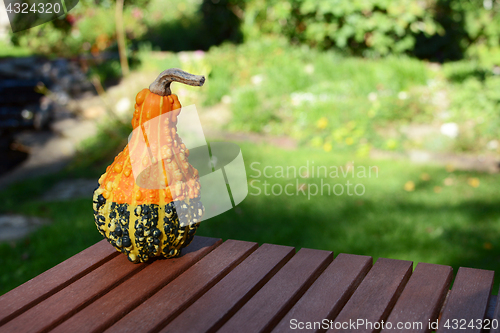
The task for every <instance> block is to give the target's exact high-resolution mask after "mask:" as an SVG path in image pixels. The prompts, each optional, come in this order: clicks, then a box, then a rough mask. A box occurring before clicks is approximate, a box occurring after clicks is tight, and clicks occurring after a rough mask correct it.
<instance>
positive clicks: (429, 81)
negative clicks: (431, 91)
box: [427, 79, 437, 88]
mask: <svg viewBox="0 0 500 333" xmlns="http://www.w3.org/2000/svg"><path fill="white" fill-rule="evenodd" d="M427 86H428V87H429V88H434V87H435V86H437V82H436V80H433V79H429V80H427Z"/></svg>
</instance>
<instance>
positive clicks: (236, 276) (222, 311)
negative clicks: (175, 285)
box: [161, 244, 295, 333]
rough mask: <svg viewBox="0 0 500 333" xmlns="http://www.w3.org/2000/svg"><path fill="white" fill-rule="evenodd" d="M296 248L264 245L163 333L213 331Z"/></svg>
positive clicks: (255, 290)
mask: <svg viewBox="0 0 500 333" xmlns="http://www.w3.org/2000/svg"><path fill="white" fill-rule="evenodd" d="M294 253H295V249H294V248H293V247H288V246H280V245H272V244H263V245H262V246H260V247H259V248H258V249H257V250H256V251H255V252H253V253H252V254H251V255H250V256H248V258H246V259H245V260H244V261H243V262H242V263H241V264H239V265H238V266H237V267H235V268H234V269H233V270H232V271H231V272H230V273H229V274H227V275H226V276H225V277H224V278H222V280H220V281H219V282H218V283H217V284H216V285H214V286H213V287H212V288H211V289H210V290H208V291H207V292H206V293H205V294H203V296H201V297H200V298H199V299H198V300H197V301H196V302H194V303H193V304H192V305H191V306H190V307H188V308H187V309H186V310H185V311H184V312H182V313H181V314H179V315H178V316H177V317H176V318H175V319H174V320H173V321H171V322H170V323H169V324H168V325H167V326H166V327H165V328H164V329H163V330H161V332H176V333H177V332H183V333H189V332H195V333H201V332H214V331H216V330H217V329H219V328H220V327H221V326H222V325H223V324H224V323H225V322H226V321H227V320H228V319H229V318H230V317H231V316H232V315H233V314H234V313H235V312H236V311H238V310H239V309H240V308H241V307H242V306H243V304H245V303H246V302H247V301H248V300H249V299H250V298H251V297H252V296H253V295H254V294H255V293H256V292H257V291H258V290H259V289H260V288H261V287H262V286H263V285H264V284H265V283H266V282H267V281H268V280H269V279H270V278H271V277H272V276H273V275H274V274H276V272H277V271H278V270H279V269H281V267H283V265H284V264H285V263H286V262H287V261H288V260H290V258H292V257H293V255H294Z"/></svg>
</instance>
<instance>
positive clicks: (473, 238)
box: [0, 143, 500, 293]
mask: <svg viewBox="0 0 500 333" xmlns="http://www.w3.org/2000/svg"><path fill="white" fill-rule="evenodd" d="M240 146H241V148H242V152H243V157H244V159H245V165H246V171H247V178H248V180H249V182H251V181H253V183H251V186H249V195H248V196H247V198H246V199H245V200H244V201H243V202H242V203H241V204H240V205H238V206H237V207H236V208H235V209H232V210H230V211H227V212H226V213H223V214H222V215H220V216H217V217H215V218H213V219H210V220H208V221H205V222H203V223H202V225H201V226H200V228H199V229H198V235H202V236H210V237H221V238H223V239H229V238H231V239H240V240H247V241H254V242H259V243H274V244H283V245H290V246H294V247H296V248H297V249H298V248H301V247H308V248H315V249H323V250H330V251H334V252H335V253H337V254H338V253H341V252H344V253H353V254H362V255H369V256H373V257H374V259H377V258H378V257H386V258H395V259H404V260H411V261H414V263H415V264H416V263H417V262H430V263H437V264H444V265H451V266H453V267H454V269H455V272H456V269H457V268H458V267H459V266H466V267H476V268H483V269H491V270H497V271H498V270H500V261H499V260H498V258H499V257H500V246H499V245H498V243H497V242H496V240H497V239H498V238H499V236H500V223H499V222H500V212H499V210H498V207H499V205H500V194H499V193H498V187H499V186H500V178H499V177H498V176H496V175H490V174H478V173H469V172H459V171H453V172H448V171H446V170H445V169H443V168H440V167H432V166H415V165H412V164H409V162H406V161H391V160H369V159H362V158H358V157H356V156H355V155H353V154H346V153H342V154H339V153H333V152H330V153H326V152H324V151H322V150H319V149H318V150H311V149H310V148H299V149H297V150H295V151H289V150H282V149H280V148H276V147H271V146H267V145H256V144H252V143H241V144H240ZM308 161H309V162H308ZM313 161H314V166H316V167H317V166H325V167H327V170H328V175H327V177H325V175H324V173H323V172H324V169H321V170H320V171H321V172H322V174H321V177H317V175H314V176H313V175H312V168H311V166H312V165H313ZM256 162H257V163H256ZM252 163H253V164H252ZM259 163H260V164H259ZM307 163H309V177H308V178H303V177H302V176H303V175H304V174H303V173H298V174H297V175H296V177H294V175H293V174H292V169H289V171H290V175H289V176H290V177H288V178H285V177H281V174H279V173H278V175H277V176H278V178H277V177H276V173H277V172H279V171H280V167H283V168H284V170H285V175H286V168H287V167H291V166H294V167H295V168H296V170H297V172H299V168H300V167H301V166H306V165H307ZM348 163H353V165H354V167H355V171H356V174H355V177H352V174H351V176H347V177H343V175H342V172H341V171H340V170H339V177H338V178H332V177H330V176H334V174H330V173H331V172H332V170H333V169H332V168H331V167H332V166H339V167H340V166H343V167H344V171H345V167H346V164H348ZM266 166H270V168H268V169H266V171H267V175H272V177H271V178H266V177H265V176H264V174H261V175H260V177H258V176H259V172H261V173H262V172H263V171H264V167H266ZM371 166H377V167H378V177H375V173H374V172H375V170H374V169H372V176H371V177H365V178H363V177H361V174H358V172H360V171H361V170H362V169H363V168H366V170H368V168H369V167H371ZM102 169H103V170H104V166H103V167H102ZM303 169H304V168H303ZM256 170H258V171H256ZM301 171H304V170H301ZM75 172H76V171H75ZM96 172H97V171H96ZM96 172H94V173H96ZM314 172H315V173H317V170H316V169H315V171H314ZM76 173H78V172H76ZM424 173H425V174H428V176H429V178H430V179H429V180H422V174H424ZM90 174H91V172H90V171H89V173H88V175H90ZM301 175H302V176H301ZM424 178H425V177H424ZM446 178H450V179H452V182H453V184H452V185H451V186H446V185H444V183H443V182H444V179H446ZM473 178H477V179H478V180H479V187H477V188H475V187H472V186H471V185H469V182H470V181H471V179H473ZM96 179H97V176H96ZM425 179H426V178H425ZM55 181H56V178H55V177H46V178H41V179H39V180H38V181H30V182H25V183H23V184H21V185H18V186H16V187H12V188H11V189H10V190H7V191H2V192H0V198H2V199H5V198H6V197H7V196H8V195H12V196H14V198H15V199H16V201H17V202H16V204H9V205H7V207H8V211H10V212H13V213H22V214H28V215H34V216H42V217H46V218H50V219H51V220H52V221H53V223H52V224H51V225H47V226H44V227H42V228H41V229H40V230H38V231H36V232H34V233H33V234H31V235H30V236H28V237H27V238H26V239H23V240H20V241H17V242H8V243H2V244H0V265H1V266H2V271H1V273H0V286H1V289H0V293H4V292H6V291H8V290H10V289H12V288H14V287H16V286H18V285H20V284H21V283H23V282H25V281H27V280H28V279H30V278H32V277H34V276H36V275H38V274H40V273H42V272H43V271H45V270H47V269H49V268H51V267H53V266H54V265H56V264H57V263H59V262H61V261H63V260H65V259H67V258H68V257H70V256H71V255H74V254H76V253H78V252H79V251H81V250H83V249H85V248H86V247H88V246H90V245H92V244H94V243H95V242H97V241H99V240H100V239H101V236H100V235H99V233H98V232H97V230H96V228H95V225H94V222H93V215H92V208H91V198H90V197H89V198H87V199H79V200H71V201H68V202H51V203H47V202H40V201H38V200H37V197H38V196H39V194H40V193H41V192H42V189H43V186H42V185H43V184H44V185H45V188H46V187H48V186H50V185H51V184H52V183H54V182H55ZM259 181H260V182H259ZM264 181H267V182H268V184H269V185H268V189H267V190H268V192H267V193H271V191H272V190H273V187H272V186H274V192H275V193H277V192H278V190H279V187H284V186H286V185H287V184H289V183H292V184H294V185H290V186H289V187H288V193H293V195H291V196H287V195H285V194H281V195H266V194H265V192H264V187H263V186H264V185H263V184H264ZM347 181H349V182H350V183H352V184H362V185H363V186H364V188H365V193H364V195H361V196H357V195H352V196H349V195H347V194H346V193H344V194H343V195H338V196H337V195H334V194H331V195H326V188H325V192H324V195H319V194H318V195H311V196H310V198H309V199H308V197H307V193H308V192H307V188H308V187H310V188H311V190H314V184H316V185H318V186H321V184H322V183H321V182H323V184H325V183H328V184H330V186H331V187H333V186H334V185H335V184H344V188H345V191H347V188H346V186H345V184H346V182H347ZM408 181H413V182H414V184H415V188H414V190H413V191H406V190H405V189H404V186H405V184H406V183H407V182H408ZM296 182H298V183H299V184H305V188H306V192H305V193H306V194H305V195H304V194H302V192H299V193H297V191H296V186H295V184H296ZM276 184H278V185H276ZM436 186H439V187H440V188H441V192H440V193H436V192H435V191H434V188H435V187H436ZM16 188H17V189H19V190H18V191H19V192H16V190H15V189H16ZM256 188H258V189H259V190H260V191H261V193H260V194H259V195H256V194H257V193H258V190H257V189H256ZM336 189H337V193H338V192H340V187H337V188H336ZM350 190H351V193H352V191H353V187H351V188H350ZM360 191H361V187H358V193H359V192H360ZM16 193H32V194H31V195H28V196H26V197H22V196H21V195H20V194H16ZM310 193H311V194H313V193H312V192H310ZM494 288H495V289H494V291H495V292H496V290H497V288H498V281H497V282H496V283H495V287H494Z"/></svg>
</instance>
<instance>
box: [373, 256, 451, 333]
mask: <svg viewBox="0 0 500 333" xmlns="http://www.w3.org/2000/svg"><path fill="white" fill-rule="evenodd" d="M452 277H453V269H452V268H451V267H450V266H442V265H435V264H426V263H419V264H418V265H417V267H416V268H415V271H413V274H412V276H411V277H410V280H409V281H408V283H407V284H406V287H405V288H404V290H403V292H402V293H401V296H399V299H398V300H397V302H396V305H395V306H394V308H393V309H392V311H391V313H390V315H389V317H388V318H387V320H386V322H385V327H386V329H384V330H382V332H394V330H395V329H397V328H398V325H410V326H408V328H407V327H405V326H403V327H402V328H404V332H405V333H406V332H408V333H410V332H430V331H431V329H430V328H429V322H435V321H436V319H437V318H438V316H439V310H440V309H441V307H442V305H443V302H444V299H445V297H446V294H447V292H448V289H449V288H450V284H451V279H452Z"/></svg>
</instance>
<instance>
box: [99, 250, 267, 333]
mask: <svg viewBox="0 0 500 333" xmlns="http://www.w3.org/2000/svg"><path fill="white" fill-rule="evenodd" d="M257 247H258V246H257V243H251V242H243V241H235V240H227V241H225V242H224V243H223V244H222V245H220V246H219V247H217V248H216V249H215V250H213V251H212V252H211V253H209V254H208V255H207V256H205V257H204V258H203V259H201V260H200V261H198V262H197V263H196V264H195V265H193V266H191V267H190V268H189V269H188V270H186V271H185V272H184V273H182V274H181V275H179V276H178V277H177V278H176V279H175V280H173V281H172V282H170V283H169V284H168V285H166V286H165V287H163V288H162V289H160V290H159V291H158V292H157V293H156V294H154V295H153V296H151V298H149V299H147V300H146V301H145V302H144V303H142V304H141V305H139V306H138V307H137V308H135V309H134V310H133V311H131V312H130V313H129V314H127V315H126V316H124V317H123V318H122V319H121V320H119V321H118V322H116V323H115V324H114V325H113V326H111V327H110V328H109V329H108V330H106V332H107V333H110V332H117V333H126V332H151V331H157V330H158V329H160V328H162V327H164V326H165V325H166V324H167V323H168V322H169V321H171V320H172V319H173V318H175V316H177V315H178V314H179V313H180V312H182V311H183V310H184V309H186V308H187V307H188V306H189V305H191V304H192V303H193V302H194V301H195V300H196V299H198V298H199V297H200V296H201V295H203V294H204V293H205V292H206V291H207V290H209V289H210V288H211V287H212V286H213V285H214V284H216V283H217V282H218V281H220V279H221V278H222V277H224V276H225V275H226V274H227V273H228V272H230V271H231V270H232V269H234V267H236V266H237V265H238V264H239V263H240V262H241V261H243V259H245V258H246V257H248V255H250V253H252V252H253V251H255V250H256V249H257Z"/></svg>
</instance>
